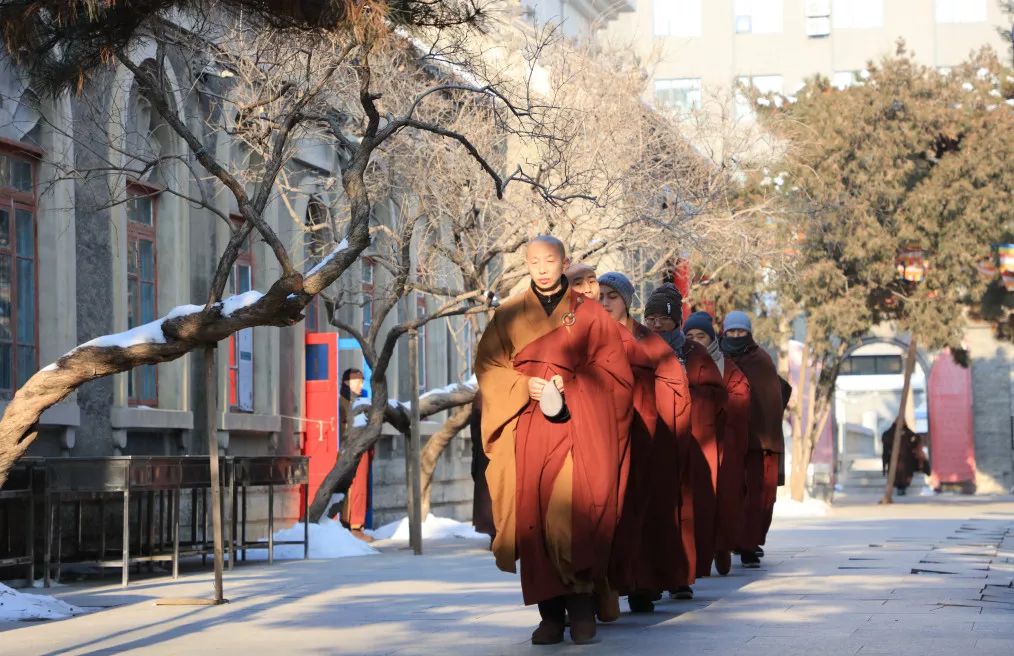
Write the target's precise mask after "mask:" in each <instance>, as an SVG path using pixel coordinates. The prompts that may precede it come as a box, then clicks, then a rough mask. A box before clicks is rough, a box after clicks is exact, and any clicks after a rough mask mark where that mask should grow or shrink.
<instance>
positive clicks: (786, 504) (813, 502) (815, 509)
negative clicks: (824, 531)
mask: <svg viewBox="0 0 1014 656" xmlns="http://www.w3.org/2000/svg"><path fill="white" fill-rule="evenodd" d="M829 514H831V505H830V504H828V503H827V502H826V501H821V500H820V499H806V500H805V501H802V502H800V501H793V500H792V499H779V500H778V501H776V502H775V517H785V518H793V517H825V516H827V515H829Z"/></svg>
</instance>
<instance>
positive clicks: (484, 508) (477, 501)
mask: <svg viewBox="0 0 1014 656" xmlns="http://www.w3.org/2000/svg"><path fill="white" fill-rule="evenodd" d="M481 409H482V397H481V396H480V392H476V393H475V399H474V400H473V401H472V417H471V419H470V421H469V430H470V432H471V438H472V483H473V491H474V492H473V494H472V526H474V527H475V530H476V531H477V532H479V533H485V534H486V535H488V536H489V537H491V538H492V537H494V536H495V535H496V526H494V524H493V500H492V499H491V498H490V496H489V484H488V483H486V467H488V466H489V458H487V457H486V452H485V451H483V449H482V410H481Z"/></svg>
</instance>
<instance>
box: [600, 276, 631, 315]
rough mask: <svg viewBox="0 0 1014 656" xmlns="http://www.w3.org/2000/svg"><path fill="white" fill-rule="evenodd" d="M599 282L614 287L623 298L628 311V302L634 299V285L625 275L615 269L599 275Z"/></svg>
mask: <svg viewBox="0 0 1014 656" xmlns="http://www.w3.org/2000/svg"><path fill="white" fill-rule="evenodd" d="M599 284H600V285H605V286H606V287H612V288H613V289H615V290H616V292H617V293H618V294H619V295H620V297H621V298H622V299H623V304H624V305H626V306H627V311H628V312H629V311H630V304H631V303H632V302H633V300H634V285H632V284H631V282H630V280H629V279H628V278H627V277H626V276H625V275H623V274H622V273H618V272H616V271H610V272H609V273H603V274H602V275H601V276H599Z"/></svg>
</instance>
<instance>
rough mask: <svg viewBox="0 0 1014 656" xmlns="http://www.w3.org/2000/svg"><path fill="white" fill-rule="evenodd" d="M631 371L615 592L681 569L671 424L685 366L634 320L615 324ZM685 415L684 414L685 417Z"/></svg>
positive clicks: (652, 585)
mask: <svg viewBox="0 0 1014 656" xmlns="http://www.w3.org/2000/svg"><path fill="white" fill-rule="evenodd" d="M622 332H623V345H624V349H625V350H626V352H627V357H628V359H629V360H630V365H631V369H632V370H633V372H634V419H633V422H632V423H631V427H630V475H629V480H628V482H627V485H626V495H625V497H624V501H623V512H622V514H621V517H620V524H619V528H618V529H617V533H616V540H615V541H614V543H613V549H614V553H613V564H612V566H611V568H610V583H611V584H612V585H613V586H614V587H616V588H617V589H618V590H620V591H621V592H623V593H626V594H629V593H631V592H660V591H662V590H664V589H668V588H674V587H676V586H677V585H679V583H678V581H679V580H681V578H682V577H683V576H685V572H686V571H687V569H688V568H687V565H686V562H685V558H683V555H682V540H681V535H680V524H679V498H680V490H679V471H678V469H679V468H678V457H677V449H676V438H675V426H676V423H677V422H678V421H680V420H679V419H678V415H680V414H681V413H682V414H684V415H688V414H689V408H690V391H689V389H688V385H687V377H686V373H685V372H684V371H683V367H682V366H680V363H679V360H678V359H677V358H676V355H675V353H673V351H672V349H671V348H670V347H669V345H668V344H666V343H665V341H664V340H662V339H661V338H660V337H659V336H658V335H656V334H654V333H653V332H651V331H650V330H648V329H647V328H646V327H644V326H642V325H641V324H638V323H636V322H635V323H634V324H633V332H631V331H629V330H623V331H622ZM687 419H689V417H687Z"/></svg>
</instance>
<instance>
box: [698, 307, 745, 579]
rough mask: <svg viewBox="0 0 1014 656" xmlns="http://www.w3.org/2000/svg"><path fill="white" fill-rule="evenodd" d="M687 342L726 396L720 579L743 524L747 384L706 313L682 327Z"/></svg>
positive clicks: (717, 537) (720, 489) (720, 453)
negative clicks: (712, 368)
mask: <svg viewBox="0 0 1014 656" xmlns="http://www.w3.org/2000/svg"><path fill="white" fill-rule="evenodd" d="M683 332H685V333H686V335H687V339H689V340H692V341H694V342H697V343H698V344H700V345H701V346H703V347H704V348H706V349H707V350H708V355H710V356H711V359H712V360H714V361H715V365H716V366H717V367H718V371H719V373H721V374H722V380H723V381H724V382H725V391H726V392H727V393H728V395H729V399H728V402H727V403H726V405H725V412H724V413H723V414H722V417H723V419H722V422H721V426H722V441H721V442H720V443H719V445H718V495H717V509H718V516H717V517H716V520H715V521H716V534H715V569H716V570H717V571H718V573H719V574H721V575H722V576H725V575H727V574H728V573H729V572H730V570H731V569H732V552H733V551H735V550H738V549H739V547H740V544H739V534H740V531H741V530H742V527H743V526H744V524H745V523H746V452H747V443H748V435H747V433H748V430H749V426H748V424H749V421H750V383H749V382H747V380H746V376H744V375H743V372H742V371H740V370H739V367H737V366H736V363H735V362H733V361H732V360H729V359H727V358H726V357H725V356H724V355H723V354H722V350H721V348H719V343H718V338H717V337H716V333H715V320H714V319H713V318H712V317H711V315H710V314H708V313H707V312H694V313H693V314H691V315H690V316H689V317H687V321H686V323H685V324H684V326H683Z"/></svg>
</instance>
